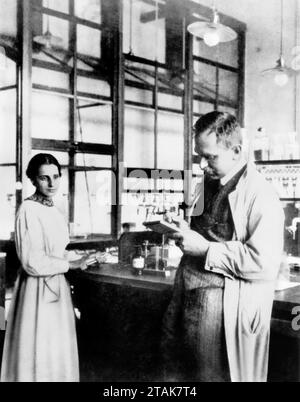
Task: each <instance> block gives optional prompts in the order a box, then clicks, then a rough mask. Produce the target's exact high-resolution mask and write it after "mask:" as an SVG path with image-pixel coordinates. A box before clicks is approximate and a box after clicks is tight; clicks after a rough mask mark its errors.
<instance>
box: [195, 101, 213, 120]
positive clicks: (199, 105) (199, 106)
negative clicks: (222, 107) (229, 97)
mask: <svg viewBox="0 0 300 402" xmlns="http://www.w3.org/2000/svg"><path fill="white" fill-rule="evenodd" d="M214 110H215V105H214V104H213V103H207V102H200V101H198V100H194V101H193V113H199V114H205V113H209V112H212V111H214ZM197 119H198V117H197V118H196V119H195V120H197Z"/></svg>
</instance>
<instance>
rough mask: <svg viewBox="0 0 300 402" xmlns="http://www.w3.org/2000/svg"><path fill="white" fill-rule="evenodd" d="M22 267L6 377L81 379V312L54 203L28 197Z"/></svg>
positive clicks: (22, 214)
mask: <svg viewBox="0 0 300 402" xmlns="http://www.w3.org/2000/svg"><path fill="white" fill-rule="evenodd" d="M15 233H16V247H17V253H18V256H19V258H20V261H21V263H22V270H21V273H20V275H19V276H18V279H17V281H16V285H15V290H14V295H13V299H12V302H11V307H10V311H9V315H8V322H7V329H6V336H5V342H4V351H3V359H2V370H1V381H6V382H8V381H9V382H17V381H28V382H35V381H39V382H40V381H43V382H52V381H53V382H61V381H79V368H78V351H77V339H76V330H75V317H74V310H73V306H72V300H71V293H70V288H69V284H68V282H67V281H66V278H65V276H64V273H65V272H67V271H68V269H69V264H68V262H67V260H66V258H65V247H66V245H67V244H68V242H69V238H68V229H67V225H66V223H65V221H64V218H63V216H62V215H61V214H60V212H59V211H58V210H57V209H56V207H54V206H47V205H44V204H42V203H40V202H37V201H33V200H29V199H28V200H25V201H24V202H23V204H22V205H21V207H20V209H19V211H18V214H17V219H16V231H15Z"/></svg>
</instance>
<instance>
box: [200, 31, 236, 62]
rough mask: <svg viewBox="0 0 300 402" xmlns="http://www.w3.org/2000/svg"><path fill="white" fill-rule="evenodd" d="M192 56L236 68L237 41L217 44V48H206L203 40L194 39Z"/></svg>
mask: <svg viewBox="0 0 300 402" xmlns="http://www.w3.org/2000/svg"><path fill="white" fill-rule="evenodd" d="M193 54H194V55H195V56H200V57H204V58H205V59H208V60H212V61H217V62H219V63H223V64H226V65H228V66H232V67H237V66H238V41H237V40H233V41H231V42H225V43H224V42H223V43H219V44H218V45H217V46H212V47H210V46H207V45H206V44H205V43H204V41H203V40H199V39H197V38H196V37H194V41H193Z"/></svg>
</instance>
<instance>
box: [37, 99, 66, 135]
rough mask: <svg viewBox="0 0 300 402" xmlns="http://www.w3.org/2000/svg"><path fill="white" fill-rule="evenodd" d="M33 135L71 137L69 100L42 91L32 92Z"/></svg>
mask: <svg viewBox="0 0 300 402" xmlns="http://www.w3.org/2000/svg"><path fill="white" fill-rule="evenodd" d="M32 137H34V138H44V139H55V140H67V139H68V138H69V100H68V99H66V98H64V97H61V96H56V95H48V94H44V93H41V92H35V91H34V92H33V94H32Z"/></svg>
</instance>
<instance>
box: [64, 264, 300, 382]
mask: <svg viewBox="0 0 300 402" xmlns="http://www.w3.org/2000/svg"><path fill="white" fill-rule="evenodd" d="M70 274H71V275H70V277H69V280H70V282H71V284H72V288H73V297H74V304H75V305H76V306H77V308H78V310H79V311H80V314H81V317H80V320H78V336H79V350H80V355H81V356H82V358H81V362H82V373H83V375H82V380H83V381H159V380H161V379H162V377H161V371H160V352H159V344H160V335H161V333H160V331H161V322H162V318H163V315H164V312H165V310H166V308H167V306H168V303H169V301H170V297H171V294H172V287H173V282H174V277H175V270H173V271H170V276H168V277H165V276H163V275H160V276H158V275H153V274H148V273H144V274H143V275H137V273H136V271H135V270H134V269H133V268H131V266H130V265H128V264H100V265H99V266H93V267H90V268H89V269H87V270H86V271H72V272H71V273H70ZM291 280H292V281H294V282H299V286H296V287H293V288H289V289H284V290H281V291H276V292H275V300H274V304H273V312H272V322H271V341H270V361H269V381H300V329H299V331H296V330H294V329H293V328H292V320H293V319H294V318H295V315H293V314H292V310H293V308H294V307H295V306H300V273H299V272H297V271H293V273H292V276H291ZM298 314H299V313H298ZM298 323H299V325H300V319H299V320H298Z"/></svg>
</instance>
